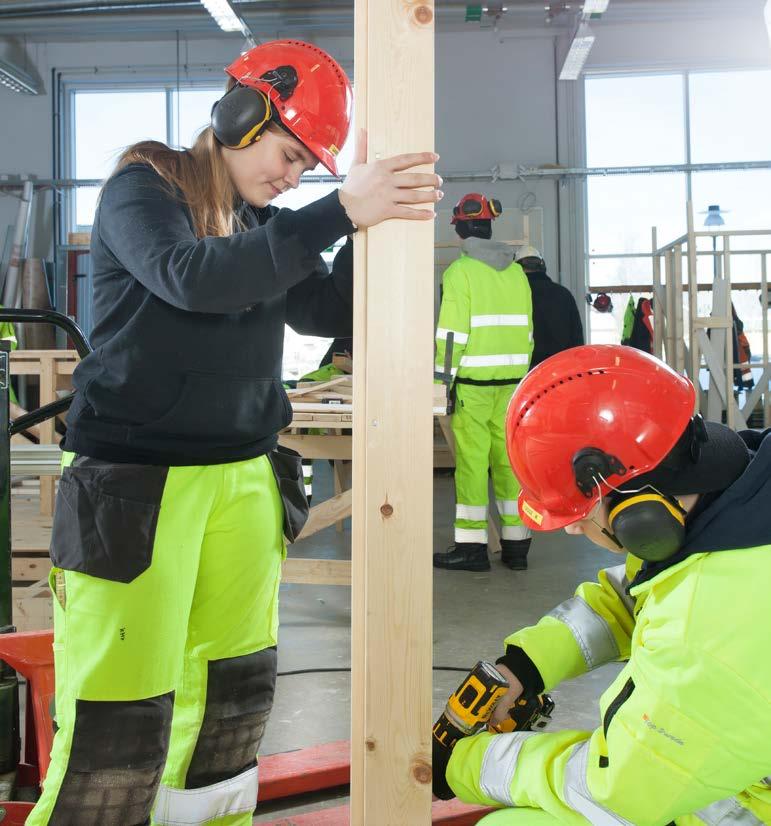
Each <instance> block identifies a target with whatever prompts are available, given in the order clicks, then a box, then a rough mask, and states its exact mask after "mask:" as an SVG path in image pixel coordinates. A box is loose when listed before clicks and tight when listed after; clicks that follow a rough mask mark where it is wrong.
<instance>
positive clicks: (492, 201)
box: [487, 198, 503, 218]
mask: <svg viewBox="0 0 771 826" xmlns="http://www.w3.org/2000/svg"><path fill="white" fill-rule="evenodd" d="M487 203H488V204H489V205H490V212H492V214H493V217H494V218H497V217H498V216H499V215H500V214H501V213H502V212H503V207H502V206H501V202H500V201H499V200H498V199H497V198H488V199H487Z"/></svg>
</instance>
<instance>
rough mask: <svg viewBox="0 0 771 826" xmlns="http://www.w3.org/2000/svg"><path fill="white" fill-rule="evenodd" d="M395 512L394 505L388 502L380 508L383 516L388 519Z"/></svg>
mask: <svg viewBox="0 0 771 826" xmlns="http://www.w3.org/2000/svg"><path fill="white" fill-rule="evenodd" d="M393 512H394V509H393V505H389V504H388V502H386V503H385V505H381V506H380V513H382V514H383V516H385V517H386V519H387V518H388V517H389V516H393Z"/></svg>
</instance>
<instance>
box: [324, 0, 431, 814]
mask: <svg viewBox="0 0 771 826" xmlns="http://www.w3.org/2000/svg"><path fill="white" fill-rule="evenodd" d="M354 8H355V30H356V33H355V46H356V48H355V66H356V72H357V77H356V84H355V88H356V95H357V109H356V119H357V126H359V127H364V128H365V129H367V134H368V159H369V160H376V159H377V158H386V157H388V156H391V155H394V154H398V153H400V152H408V151H413V152H414V151H424V150H427V149H430V148H431V146H432V145H433V139H434V123H433V120H434V118H433V112H434V48H433V43H434V41H433V37H434V33H433V24H434V9H433V2H431V0H427V1H426V2H421V0H356V2H355V6H354ZM433 235H434V227H433V224H432V223H430V222H417V221H416V222H412V221H399V220H393V221H387V222H385V223H384V224H380V225H378V226H376V227H373V228H370V229H368V230H366V231H365V232H361V231H360V232H357V233H356V236H355V239H356V240H355V244H356V246H357V250H356V278H355V279H354V281H355V283H356V284H357V285H358V288H357V289H356V294H355V300H354V319H356V320H357V322H358V323H356V322H355V328H354V336H355V343H354V372H353V375H354V381H355V382H356V385H355V387H354V404H355V406H356V407H355V413H354V420H355V427H354V445H353V451H354V465H353V467H354V472H355V474H356V478H355V481H354V486H355V488H356V490H357V495H356V497H355V506H356V507H355V510H354V522H355V533H354V539H353V565H354V575H353V591H354V594H353V595H352V596H353V602H352V623H351V624H352V629H353V639H354V644H353V648H352V655H353V662H352V671H353V673H352V680H351V687H352V703H351V705H352V717H353V719H352V738H353V739H352V742H351V753H352V761H351V815H350V819H351V823H355V824H367V826H393V824H397V823H398V824H424V823H428V822H430V819H431V766H430V763H431V748H430V745H431V744H430V736H431V722H432V721H431V693H432V692H431V685H432V681H431V676H432V675H431V662H432V567H431V558H430V555H429V554H427V553H425V549H426V548H427V547H431V545H432V541H433V530H432V527H433V526H432V509H433V502H432V499H433V475H432V450H433V422H432V416H431V406H432V405H431V402H432V395H433V391H432V382H431V377H432V375H433V335H434V331H433V324H434V306H433V300H434V279H433V272H434V262H433V258H434V251H433V241H434V238H433ZM362 332H364V337H363V338H362V336H361V333H362ZM316 822H318V821H316Z"/></svg>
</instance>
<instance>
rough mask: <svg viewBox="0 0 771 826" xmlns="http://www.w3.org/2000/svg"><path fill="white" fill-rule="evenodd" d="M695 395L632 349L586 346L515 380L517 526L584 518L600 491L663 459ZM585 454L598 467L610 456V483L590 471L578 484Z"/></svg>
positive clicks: (512, 447) (511, 441)
mask: <svg viewBox="0 0 771 826" xmlns="http://www.w3.org/2000/svg"><path fill="white" fill-rule="evenodd" d="M695 401H696V391H695V390H694V388H693V385H692V384H691V382H690V381H688V379H686V378H683V377H682V376H680V375H678V374H677V373H675V372H674V371H673V370H672V369H670V368H669V367H668V366H667V365H666V364H664V363H663V362H662V361H659V360H658V359H656V358H654V357H653V356H651V355H648V354H647V353H644V352H642V351H641V350H636V349H634V348H633V347H622V346H619V345H585V346H583V347H574V348H573V349H571V350H565V351H563V352H562V353H558V354H557V355H556V356H552V357H551V358H548V359H546V360H545V361H543V362H541V363H540V364H539V365H538V366H537V367H535V368H534V369H533V370H532V372H530V373H529V374H528V375H527V376H526V377H525V378H524V380H523V381H522V383H521V384H520V385H519V388H518V389H517V391H516V393H515V394H514V397H513V398H512V400H511V403H510V404H509V410H508V413H507V415H506V447H507V449H508V453H509V461H510V462H511V466H512V468H513V470H514V475H515V476H516V477H517V479H518V480H519V482H520V484H521V486H522V490H521V492H520V495H519V513H520V516H521V517H522V520H523V522H525V524H526V525H528V527H531V528H534V529H535V530H542V531H549V530H554V529H556V528H564V527H565V526H566V525H570V524H571V523H573V522H577V521H579V520H580V519H585V518H586V517H587V516H588V515H589V514H590V513H591V511H592V510H593V508H594V507H595V506H596V504H597V501H598V499H599V497H600V494H601V495H602V496H606V495H607V494H608V493H609V491H610V490H612V486H613V487H618V486H619V485H622V484H625V483H626V482H628V481H629V480H630V479H634V478H635V477H636V476H640V475H641V474H643V473H646V472H647V471H649V470H651V469H652V468H654V467H656V466H657V465H658V464H659V463H660V462H661V461H662V460H663V459H664V458H665V457H666V456H667V454H668V453H669V452H670V451H671V450H672V448H673V447H674V446H675V444H676V443H677V441H678V440H679V438H680V437H681V436H682V435H683V433H684V431H685V429H686V427H687V426H688V423H689V421H690V420H691V418H692V417H693V413H694V405H695ZM587 454H590V455H593V456H597V455H599V456H600V459H601V461H600V464H602V462H603V461H604V459H611V460H613V461H610V462H609V463H608V464H607V466H606V469H605V470H604V472H603V473H602V477H603V479H607V482H610V484H608V483H607V482H606V481H603V479H600V480H599V484H595V483H594V481H593V480H594V479H595V478H596V474H595V475H590V477H589V479H590V483H589V484H588V485H587V484H584V491H582V490H581V488H579V485H578V481H577V472H576V468H577V467H578V466H579V464H580V463H581V462H582V461H584V460H585V458H586V456H587ZM577 462H578V464H577ZM590 467H591V466H590ZM622 471H623V472H622Z"/></svg>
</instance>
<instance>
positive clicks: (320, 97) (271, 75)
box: [225, 40, 353, 175]
mask: <svg viewBox="0 0 771 826" xmlns="http://www.w3.org/2000/svg"><path fill="white" fill-rule="evenodd" d="M287 69H293V70H294V72H293V73H292V72H291V71H290V72H287V71H286V70H287ZM225 71H226V72H227V73H228V74H229V75H230V76H231V77H232V78H234V79H235V80H237V81H238V82H239V83H241V84H242V85H244V86H248V87H249V88H251V89H257V90H258V91H261V92H264V93H265V94H266V95H267V96H268V97H269V98H270V101H271V103H272V104H273V106H274V107H275V109H276V111H277V112H278V114H279V116H280V118H281V122H282V123H283V125H284V126H285V127H286V128H287V129H288V130H289V131H290V132H291V133H292V134H293V135H294V136H295V137H296V138H297V139H298V140H299V141H301V142H302V143H303V145H304V146H306V147H307V148H308V149H309V150H310V151H311V152H312V153H313V154H314V155H315V156H316V157H317V158H318V159H319V161H320V162H321V163H322V164H323V165H324V166H325V167H326V168H327V169H328V170H329V171H330V172H331V173H332V174H333V175H337V161H336V157H337V155H338V153H339V152H340V150H341V149H342V148H343V145H344V144H345V141H346V138H347V137H348V129H349V127H350V125H351V111H352V103H353V92H352V90H351V83H350V81H349V80H348V77H347V76H346V74H345V72H344V71H343V69H342V68H341V67H340V64H339V63H338V62H337V61H336V60H335V59H334V58H332V57H330V55H328V54H327V53H326V52H325V51H324V50H323V49H319V48H318V46H314V45H312V44H311V43H303V42H302V41H300V40H274V41H272V42H270V43H265V44H263V45H261V46H256V47H255V48H253V49H249V51H248V52H245V53H244V54H242V55H241V56H240V57H239V58H237V59H236V60H234V61H233V63H231V64H230V66H228V67H227V68H226V69H225Z"/></svg>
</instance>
